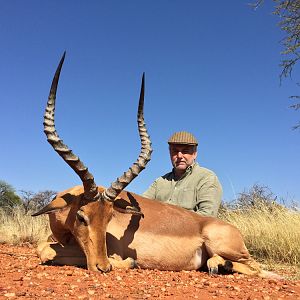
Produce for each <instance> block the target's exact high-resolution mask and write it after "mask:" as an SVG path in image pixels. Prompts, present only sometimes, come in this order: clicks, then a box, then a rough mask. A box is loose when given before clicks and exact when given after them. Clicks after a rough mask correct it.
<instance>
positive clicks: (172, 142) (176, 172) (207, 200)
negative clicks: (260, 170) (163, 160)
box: [143, 131, 222, 217]
mask: <svg viewBox="0 0 300 300" xmlns="http://www.w3.org/2000/svg"><path fill="white" fill-rule="evenodd" d="M168 144H169V152H170V158H171V162H172V165H173V170H172V172H170V173H167V174H165V175H164V176H161V177H159V178H157V179H156V180H155V181H154V182H153V183H152V185H151V186H150V187H149V188H148V190H146V191H145V192H144V193H143V196H144V197H146V198H151V199H157V200H160V201H162V202H166V203H171V204H175V205H178V206H181V207H183V208H186V209H189V210H193V211H195V212H196V213H199V214H201V215H205V216H214V217H216V216H217V213H218V209H219V207H220V203H221V197H222V186H221V184H220V182H219V180H218V178H217V176H216V174H215V173H214V172H212V171H211V170H208V169H206V168H203V167H200V166H199V164H198V163H197V162H195V160H196V157H197V145H198V141H197V140H196V138H195V137H194V136H193V135H192V134H191V133H189V132H186V131H180V132H175V133H174V134H173V135H172V136H171V137H170V139H169V141H168Z"/></svg>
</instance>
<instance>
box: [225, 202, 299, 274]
mask: <svg viewBox="0 0 300 300" xmlns="http://www.w3.org/2000/svg"><path fill="white" fill-rule="evenodd" d="M220 218H221V219H223V220H226V221H227V222H229V223H231V224H233V225H235V226H236V227H237V228H239V230H240V231H241V233H242V235H243V237H244V240H245V243H246V246H247V248H248V249H249V252H250V253H251V254H252V255H253V256H254V257H255V258H256V259H258V260H259V261H260V262H262V263H263V264H265V265H266V266H267V267H269V268H270V269H273V270H275V269H276V268H277V266H278V268H282V265H285V266H286V267H288V266H290V267H291V268H294V270H296V275H295V277H296V278H298V279H300V212H299V211H296V210H290V209H287V208H285V207H283V206H281V205H278V204H274V205H272V206H270V204H268V205H259V206H258V207H252V208H251V207H250V208H246V209H245V208H244V209H242V210H241V209H236V210H234V209H226V208H225V209H223V210H222V212H221V213H220Z"/></svg>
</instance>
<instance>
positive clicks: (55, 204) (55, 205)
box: [31, 197, 68, 217]
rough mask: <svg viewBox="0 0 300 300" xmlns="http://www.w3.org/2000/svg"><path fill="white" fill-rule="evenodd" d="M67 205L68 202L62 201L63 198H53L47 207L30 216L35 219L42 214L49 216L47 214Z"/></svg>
mask: <svg viewBox="0 0 300 300" xmlns="http://www.w3.org/2000/svg"><path fill="white" fill-rule="evenodd" d="M67 205H68V202H67V201H66V200H64V199H63V198H61V197H59V198H55V199H53V200H52V201H51V202H50V203H49V204H48V205H46V206H45V207H43V208H42V209H41V210H39V211H38V212H36V213H34V214H32V215H31V216H32V217H36V216H39V215H43V214H49V213H52V212H55V211H57V210H60V209H63V208H65V207H66V206H67Z"/></svg>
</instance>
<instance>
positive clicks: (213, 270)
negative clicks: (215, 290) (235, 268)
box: [208, 267, 219, 275]
mask: <svg viewBox="0 0 300 300" xmlns="http://www.w3.org/2000/svg"><path fill="white" fill-rule="evenodd" d="M218 273H219V268H218V267H211V268H208V274H209V275H216V274H218Z"/></svg>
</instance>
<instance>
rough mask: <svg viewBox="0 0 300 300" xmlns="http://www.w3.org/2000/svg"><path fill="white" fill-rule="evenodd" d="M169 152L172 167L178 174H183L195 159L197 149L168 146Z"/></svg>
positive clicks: (184, 146) (178, 145)
mask: <svg viewBox="0 0 300 300" xmlns="http://www.w3.org/2000/svg"><path fill="white" fill-rule="evenodd" d="M169 151H170V158H171V162H172V165H173V167H174V168H175V171H177V172H179V173H183V172H184V171H185V170H186V169H187V168H188V167H189V166H190V165H192V164H193V163H194V161H195V159H196V157H197V147H196V146H194V145H181V144H170V145H169Z"/></svg>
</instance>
